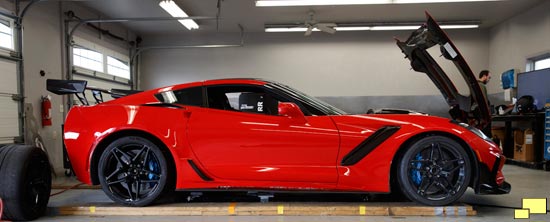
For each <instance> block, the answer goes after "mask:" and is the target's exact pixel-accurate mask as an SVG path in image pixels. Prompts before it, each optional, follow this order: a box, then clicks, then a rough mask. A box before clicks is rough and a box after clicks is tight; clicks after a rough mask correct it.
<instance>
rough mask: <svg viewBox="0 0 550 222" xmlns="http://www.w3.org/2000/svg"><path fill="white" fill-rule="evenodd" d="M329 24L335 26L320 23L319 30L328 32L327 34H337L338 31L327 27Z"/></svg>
mask: <svg viewBox="0 0 550 222" xmlns="http://www.w3.org/2000/svg"><path fill="white" fill-rule="evenodd" d="M327 24H328V25H330V24H334V23H319V24H317V29H319V30H321V31H323V32H326V33H330V34H334V33H336V29H334V28H332V27H329V26H327Z"/></svg>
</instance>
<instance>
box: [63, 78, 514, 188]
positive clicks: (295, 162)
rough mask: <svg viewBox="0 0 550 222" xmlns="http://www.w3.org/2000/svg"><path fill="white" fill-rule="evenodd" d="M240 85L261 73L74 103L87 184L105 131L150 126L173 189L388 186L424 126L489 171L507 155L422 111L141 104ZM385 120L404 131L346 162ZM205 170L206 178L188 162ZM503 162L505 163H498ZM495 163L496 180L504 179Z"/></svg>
mask: <svg viewBox="0 0 550 222" xmlns="http://www.w3.org/2000/svg"><path fill="white" fill-rule="evenodd" d="M213 84H222V85H223V84H239V85H248V84H252V85H263V84H266V82H262V81H259V80H216V81H206V82H203V83H200V82H199V83H192V84H182V85H176V86H172V87H164V88H159V89H155V90H151V91H147V92H143V93H139V94H135V95H130V96H127V97H123V98H121V99H117V100H113V101H110V102H105V103H101V104H98V105H94V106H75V107H73V108H72V109H71V111H70V113H69V115H68V117H67V120H66V123H65V134H64V135H65V144H66V147H67V151H68V154H69V158H70V159H71V162H72V166H73V169H74V172H75V174H76V175H77V177H78V179H79V180H80V181H82V182H84V183H87V184H92V181H93V180H92V174H91V172H93V170H94V169H93V165H92V161H93V155H94V152H99V151H96V148H97V147H98V145H99V144H100V143H101V142H102V141H103V140H105V139H107V138H109V136H111V135H116V134H117V133H121V132H129V131H130V130H133V131H139V132H142V133H146V134H148V135H150V136H152V137H154V138H156V139H158V140H159V141H161V142H162V145H163V146H165V147H166V148H168V150H169V151H170V154H171V156H172V157H173V160H174V164H175V167H176V175H177V183H176V188H177V189H220V188H221V189H276V190H324V191H357V192H389V191H390V170H391V166H392V161H393V160H394V157H395V155H396V153H397V151H398V150H399V149H400V148H401V147H402V146H403V145H404V144H405V143H406V142H407V141H409V140H410V139H412V138H413V137H415V136H418V135H421V134H424V133H440V134H447V135H451V136H453V137H456V138H460V139H461V140H462V141H463V142H464V143H465V144H467V145H468V146H469V147H470V148H471V149H472V151H473V153H474V154H475V156H476V158H477V161H478V162H479V164H483V165H486V166H487V168H488V169H489V170H490V171H492V170H493V167H494V162H495V161H496V160H497V158H501V159H502V158H504V157H503V156H502V151H501V150H500V149H499V148H498V147H497V146H496V145H495V144H493V143H491V142H487V141H485V140H483V139H481V138H480V137H478V136H476V135H475V134H473V133H472V132H470V131H469V130H467V129H466V128H464V127H461V126H459V125H457V124H455V123H451V122H450V120H449V119H445V118H439V117H433V116H427V115H402V114H401V115H393V114H384V115H327V116H306V120H307V122H306V123H300V122H293V120H292V119H289V118H288V117H284V116H271V115H262V114H252V113H239V112H233V111H225V110H216V109H210V108H204V107H194V106H181V107H180V108H166V107H155V106H145V105H144V104H151V103H155V102H158V101H157V100H156V99H155V97H154V95H155V94H156V93H159V92H162V91H165V90H174V89H182V88H186V87H193V86H201V85H213ZM384 126H399V127H400V129H399V130H398V131H397V132H396V133H395V134H394V135H392V137H391V138H390V139H387V140H385V141H384V142H383V143H382V144H380V145H379V146H378V147H377V148H376V149H374V150H373V151H372V152H371V153H369V154H368V155H367V156H365V157H364V158H363V159H362V160H361V161H359V162H358V163H357V164H354V165H351V166H342V164H341V161H342V159H343V158H344V156H345V155H346V154H348V153H349V152H350V151H351V150H353V149H354V148H355V147H357V145H358V144H360V143H361V142H362V141H364V140H365V139H366V138H368V137H369V136H371V135H372V134H373V133H374V132H375V131H376V130H378V129H380V128H381V127H384ZM188 160H193V161H194V163H195V164H197V166H198V167H199V168H200V169H201V170H202V171H203V172H204V174H205V175H206V176H208V177H210V178H212V180H211V181H205V180H204V179H203V178H201V177H200V176H199V175H197V173H196V172H195V171H194V170H193V169H192V168H191V166H190V165H189V164H188V163H187V161H188ZM501 162H504V161H501ZM497 167H499V170H498V175H497V176H498V177H499V178H501V179H497V182H500V183H502V181H504V180H503V177H502V173H501V172H500V168H501V167H502V166H501V164H500V165H497Z"/></svg>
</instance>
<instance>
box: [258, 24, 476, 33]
mask: <svg viewBox="0 0 550 222" xmlns="http://www.w3.org/2000/svg"><path fill="white" fill-rule="evenodd" d="M419 27H420V25H375V26H336V27H334V29H336V30H337V31H392V30H415V29H418V28H419ZM440 27H441V28H442V29H473V28H478V27H479V25H460V24H453V25H440ZM306 30H307V28H305V27H290V26H289V27H266V28H265V32H305V31H306ZM313 31H315V32H317V31H319V29H317V28H314V29H313Z"/></svg>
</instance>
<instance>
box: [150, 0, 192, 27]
mask: <svg viewBox="0 0 550 222" xmlns="http://www.w3.org/2000/svg"><path fill="white" fill-rule="evenodd" d="M159 6H160V7H161V8H162V9H164V11H166V12H168V14H170V15H171V16H172V17H176V18H177V17H189V16H188V15H187V13H185V12H184V11H183V10H182V9H181V8H180V7H179V6H178V5H176V3H175V2H174V1H172V0H165V1H161V2H160V3H159ZM178 21H179V22H180V23H181V24H182V25H183V26H185V28H187V29H189V30H193V29H199V25H198V24H197V23H196V22H195V21H193V19H183V20H178Z"/></svg>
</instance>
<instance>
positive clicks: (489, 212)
mask: <svg viewBox="0 0 550 222" xmlns="http://www.w3.org/2000/svg"><path fill="white" fill-rule="evenodd" d="M504 175H505V176H506V180H507V181H508V182H509V183H510V184H512V191H511V193H510V194H508V195H474V194H473V191H472V190H471V189H469V190H468V191H467V192H466V194H465V195H464V197H463V198H462V199H461V200H460V202H462V203H467V204H470V205H474V206H476V210H477V214H478V215H477V216H470V217H456V216H448V217H381V216H263V217H262V216H185V217H183V216H155V217H153V216H54V213H53V212H50V213H49V215H47V216H45V217H42V218H40V219H38V220H37V221H87V222H89V221H183V220H185V221H191V222H194V221H220V222H221V221H223V222H237V221H240V222H247V221H259V222H266V221H274V222H298V221H338V222H340V221H360V222H362V221H472V222H474V221H513V220H514V209H510V208H499V207H494V206H505V207H513V208H517V209H520V208H521V203H522V198H547V200H548V198H550V189H549V187H550V172H547V171H541V170H533V169H527V168H521V167H518V166H513V165H506V166H505V167H504ZM64 180H65V181H64ZM56 183H59V180H56ZM61 183H71V181H70V180H68V181H67V180H66V179H61ZM73 183H74V182H73ZM56 191H57V190H53V191H52V193H54V192H56ZM105 202H111V201H110V200H109V198H107V196H105V194H104V193H103V192H102V191H101V190H93V189H78V190H69V191H67V192H65V193H63V194H60V195H56V196H53V197H52V198H51V199H50V203H49V206H50V207H59V206H67V205H89V204H90V203H105ZM547 202H548V201H547ZM489 205H490V206H491V207H489ZM547 207H550V206H547ZM524 221H527V220H524ZM529 221H550V214H545V215H540V214H539V215H531V217H530V219H529Z"/></svg>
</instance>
